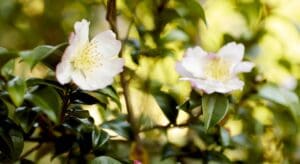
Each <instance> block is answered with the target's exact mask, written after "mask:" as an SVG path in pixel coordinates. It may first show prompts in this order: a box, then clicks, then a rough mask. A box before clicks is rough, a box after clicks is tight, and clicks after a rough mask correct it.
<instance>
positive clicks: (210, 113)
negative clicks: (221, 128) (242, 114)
mask: <svg viewBox="0 0 300 164" xmlns="http://www.w3.org/2000/svg"><path fill="white" fill-rule="evenodd" d="M202 109H203V118H204V126H205V129H206V130H208V129H209V128H210V127H213V126H214V125H216V124H217V123H218V122H220V121H221V120H222V119H223V118H224V117H225V115H226V113H227V111H228V99H227V97H226V96H224V95H221V94H211V95H204V96H203V99H202Z"/></svg>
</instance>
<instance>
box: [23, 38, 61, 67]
mask: <svg viewBox="0 0 300 164" xmlns="http://www.w3.org/2000/svg"><path fill="white" fill-rule="evenodd" d="M64 46H66V43H62V44H59V45H57V46H49V45H42V46H38V47H36V48H34V49H33V50H31V51H23V52H20V56H21V58H22V59H23V60H24V61H25V62H26V63H28V64H29V65H30V67H31V68H33V67H34V66H35V65H36V64H37V63H38V62H41V61H42V60H43V59H45V58H46V57H48V56H49V55H51V54H53V53H54V52H55V51H57V50H58V49H59V48H61V47H64Z"/></svg>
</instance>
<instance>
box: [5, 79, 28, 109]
mask: <svg viewBox="0 0 300 164" xmlns="http://www.w3.org/2000/svg"><path fill="white" fill-rule="evenodd" d="M7 91H8V94H9V96H10V98H11V99H12V101H13V102H14V104H15V105H16V106H20V105H21V104H22V103H23V101H24V95H25V92H26V83H25V81H24V80H23V79H21V78H19V77H15V78H14V79H12V80H10V81H9V82H8V83H7Z"/></svg>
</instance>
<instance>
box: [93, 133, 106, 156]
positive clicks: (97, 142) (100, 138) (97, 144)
mask: <svg viewBox="0 0 300 164" xmlns="http://www.w3.org/2000/svg"><path fill="white" fill-rule="evenodd" d="M108 140H109V135H108V134H107V133H106V132H105V131H103V130H98V129H94V130H93V132H92V145H93V149H94V150H95V151H97V150H99V149H101V148H102V147H103V146H104V145H105V144H106V143H107V141H108Z"/></svg>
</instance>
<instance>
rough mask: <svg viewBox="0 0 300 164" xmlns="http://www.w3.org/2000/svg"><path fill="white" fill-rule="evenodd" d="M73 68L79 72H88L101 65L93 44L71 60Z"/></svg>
mask: <svg viewBox="0 0 300 164" xmlns="http://www.w3.org/2000/svg"><path fill="white" fill-rule="evenodd" d="M72 63H73V66H74V68H75V69H79V70H86V71H88V70H90V69H91V68H95V67H97V66H98V65H101V55H100V53H99V52H97V48H96V47H95V45H94V44H90V43H89V44H87V45H86V46H85V48H84V49H83V50H82V52H81V53H80V54H79V55H78V56H76V57H75V58H74V60H73V62H72Z"/></svg>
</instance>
